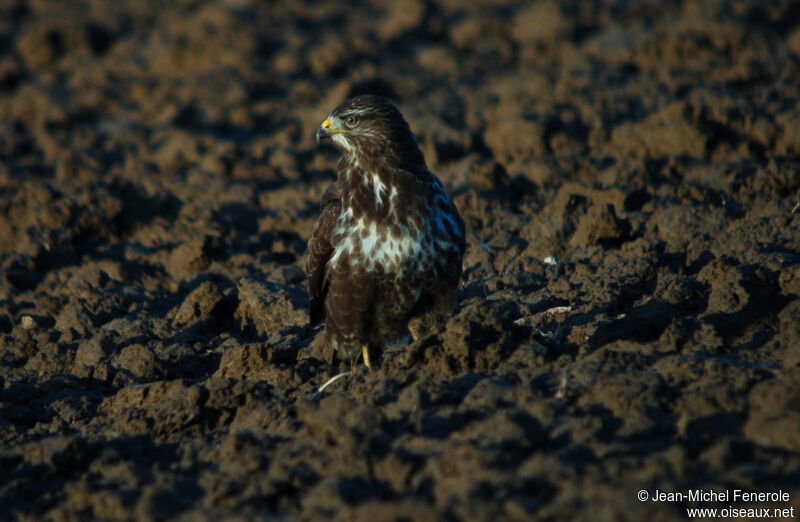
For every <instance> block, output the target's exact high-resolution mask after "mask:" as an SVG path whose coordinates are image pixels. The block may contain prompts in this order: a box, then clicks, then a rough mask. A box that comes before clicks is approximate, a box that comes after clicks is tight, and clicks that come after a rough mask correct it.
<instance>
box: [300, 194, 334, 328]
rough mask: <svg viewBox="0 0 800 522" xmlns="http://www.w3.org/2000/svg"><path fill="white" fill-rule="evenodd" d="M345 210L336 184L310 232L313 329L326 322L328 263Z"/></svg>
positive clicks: (308, 254) (325, 197)
mask: <svg viewBox="0 0 800 522" xmlns="http://www.w3.org/2000/svg"><path fill="white" fill-rule="evenodd" d="M341 211H342V202H341V191H340V187H339V185H338V184H333V185H331V186H330V187H328V189H327V190H326V191H325V193H324V194H323V195H322V211H321V212H320V214H319V217H318V218H317V221H316V222H315V223H314V228H312V229H311V237H310V238H309V240H308V249H307V250H306V259H305V271H306V275H308V278H309V279H308V297H309V305H308V313H309V319H310V322H311V326H317V325H318V324H320V323H322V322H323V321H324V320H325V296H326V294H327V293H328V282H327V278H326V277H325V276H326V271H327V265H328V260H329V259H330V258H331V254H333V243H332V242H331V239H332V236H333V229H334V227H335V226H336V220H337V218H338V217H339V214H340V213H341Z"/></svg>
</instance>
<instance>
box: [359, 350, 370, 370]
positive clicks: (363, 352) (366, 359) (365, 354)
mask: <svg viewBox="0 0 800 522" xmlns="http://www.w3.org/2000/svg"><path fill="white" fill-rule="evenodd" d="M361 356H362V357H363V358H364V364H366V365H367V369H368V370H372V364H371V363H370V361H369V347H368V346H367V345H366V344H365V345H364V346H362V347H361Z"/></svg>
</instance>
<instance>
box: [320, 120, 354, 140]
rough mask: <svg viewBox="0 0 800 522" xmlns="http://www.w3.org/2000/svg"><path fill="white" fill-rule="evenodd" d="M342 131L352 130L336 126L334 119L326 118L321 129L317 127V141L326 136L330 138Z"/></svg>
mask: <svg viewBox="0 0 800 522" xmlns="http://www.w3.org/2000/svg"><path fill="white" fill-rule="evenodd" d="M340 132H350V129H342V128H341V127H337V126H335V122H334V120H331V119H330V118H326V119H325V121H323V122H322V125H320V126H319V129H317V143H319V142H320V141H322V140H323V139H325V138H330V137H331V136H333V135H334V134H339V133H340Z"/></svg>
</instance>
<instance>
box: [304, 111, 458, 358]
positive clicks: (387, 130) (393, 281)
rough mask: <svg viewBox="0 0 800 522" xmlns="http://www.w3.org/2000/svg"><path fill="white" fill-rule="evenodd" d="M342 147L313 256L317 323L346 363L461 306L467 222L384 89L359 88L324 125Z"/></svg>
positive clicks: (325, 135) (326, 135)
mask: <svg viewBox="0 0 800 522" xmlns="http://www.w3.org/2000/svg"><path fill="white" fill-rule="evenodd" d="M316 138H317V142H318V143H319V142H322V141H330V142H331V143H332V144H333V145H334V147H336V149H338V150H339V151H340V152H341V153H342V157H341V159H340V160H339V164H338V175H337V180H336V182H335V183H334V184H333V185H331V186H330V187H328V189H327V190H326V191H325V193H324V194H323V196H322V205H321V212H320V215H319V217H318V218H317V221H316V222H315V223H314V227H313V229H312V231H311V237H310V238H309V240H308V250H307V252H306V257H305V271H306V274H307V275H308V277H309V284H308V291H309V298H310V299H309V301H310V304H309V308H310V309H309V315H310V320H311V325H312V326H317V325H319V324H322V323H323V322H324V323H325V335H326V337H327V339H328V340H329V342H330V343H331V345H332V346H333V348H334V353H335V355H337V356H338V358H339V359H340V360H342V361H349V362H350V364H351V366H354V365H355V364H356V361H357V360H358V357H359V355H362V356H363V360H364V363H365V364H366V365H367V367H368V368H371V363H370V357H371V355H370V354H371V353H372V354H375V353H377V351H378V350H380V349H382V348H384V347H385V346H390V345H400V344H402V343H404V342H408V340H409V333H410V332H409V329H410V330H411V331H412V333H414V334H416V335H415V337H419V335H422V334H424V333H427V332H428V331H430V330H431V329H432V328H433V327H435V326H438V325H440V324H441V323H442V322H443V321H444V320H445V319H446V318H447V317H448V316H449V315H450V314H451V313H452V310H453V305H454V303H455V291H456V288H457V286H458V280H459V277H460V276H461V260H462V257H463V255H464V247H465V243H464V222H463V221H462V219H461V216H460V215H459V214H458V211H457V210H456V207H455V205H454V204H453V202H452V201H451V200H450V198H449V197H448V196H447V194H446V193H445V191H444V189H443V188H442V184H441V183H440V182H439V180H438V178H437V177H436V176H435V175H434V174H433V173H432V172H431V171H430V170H428V167H427V166H426V164H425V157H424V156H423V154H422V151H421V150H420V149H419V147H418V146H417V140H416V138H415V136H414V134H413V133H412V132H411V129H410V128H409V126H408V123H407V122H406V120H405V118H403V115H402V114H401V113H400V111H399V110H397V108H396V107H395V106H394V105H392V104H391V103H390V102H389V101H388V100H386V99H385V98H382V97H380V96H356V97H354V98H350V99H348V100H346V101H345V102H344V103H342V104H341V105H339V106H338V107H336V108H335V109H334V110H333V112H331V113H330V115H329V116H328V118H327V119H326V120H325V121H324V122H322V125H321V126H320V127H319V129H318V130H317V134H316Z"/></svg>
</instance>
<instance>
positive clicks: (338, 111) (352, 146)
mask: <svg viewBox="0 0 800 522" xmlns="http://www.w3.org/2000/svg"><path fill="white" fill-rule="evenodd" d="M323 140H331V142H332V143H333V145H334V146H335V147H336V148H337V149H339V150H340V151H341V152H342V154H344V156H345V158H346V159H349V160H351V161H353V162H356V163H359V164H367V163H371V162H386V163H389V165H390V166H392V167H411V166H416V165H418V164H422V165H424V164H425V159H424V157H423V155H422V152H421V151H420V150H419V147H418V146H417V140H416V138H415V137H414V134H413V133H412V132H411V129H410V128H409V126H408V123H406V120H405V118H403V115H402V114H401V113H400V111H399V110H397V108H396V107H395V106H394V105H392V104H391V102H389V100H387V99H386V98H382V97H380V96H371V95H363V96H355V97H353V98H350V99H348V100H346V101H345V102H344V103H342V104H341V105H339V106H338V107H336V108H335V109H334V110H333V112H331V113H330V115H329V116H328V118H327V119H326V120H325V121H324V122H322V125H320V127H319V128H318V129H317V142H318V143H321V142H322V141H323Z"/></svg>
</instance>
